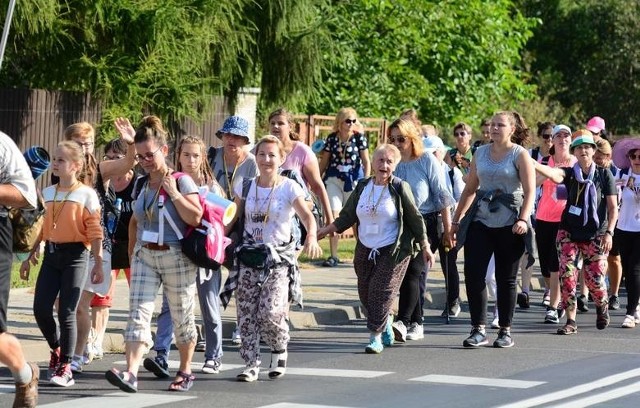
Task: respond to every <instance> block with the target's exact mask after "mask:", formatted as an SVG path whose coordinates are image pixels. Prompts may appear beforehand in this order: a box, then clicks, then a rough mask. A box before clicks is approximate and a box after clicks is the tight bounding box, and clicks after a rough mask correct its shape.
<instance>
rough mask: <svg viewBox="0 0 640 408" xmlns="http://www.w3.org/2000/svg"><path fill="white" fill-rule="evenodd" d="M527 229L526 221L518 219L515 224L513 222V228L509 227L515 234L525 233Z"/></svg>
mask: <svg viewBox="0 0 640 408" xmlns="http://www.w3.org/2000/svg"><path fill="white" fill-rule="evenodd" d="M528 229H529V226H528V225H527V222H526V221H524V220H522V219H519V220H517V221H516V223H515V224H513V228H511V232H513V233H514V234H516V235H524V234H526V233H527V230H528Z"/></svg>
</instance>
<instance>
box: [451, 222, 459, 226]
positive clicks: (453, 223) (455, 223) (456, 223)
mask: <svg viewBox="0 0 640 408" xmlns="http://www.w3.org/2000/svg"><path fill="white" fill-rule="evenodd" d="M451 225H460V221H451Z"/></svg>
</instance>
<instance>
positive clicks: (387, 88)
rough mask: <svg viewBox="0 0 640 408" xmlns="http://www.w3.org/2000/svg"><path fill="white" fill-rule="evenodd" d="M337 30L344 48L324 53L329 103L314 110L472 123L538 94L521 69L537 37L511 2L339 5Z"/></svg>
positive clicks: (377, 0)
mask: <svg viewBox="0 0 640 408" xmlns="http://www.w3.org/2000/svg"><path fill="white" fill-rule="evenodd" d="M335 7H336V9H337V13H336V14H337V15H338V16H341V19H340V20H338V21H337V22H336V24H335V25H333V26H332V31H333V32H334V36H335V38H336V41H337V43H338V45H339V48H340V49H341V50H342V52H341V54H339V55H325V58H327V59H328V60H330V61H332V63H333V69H332V70H331V71H329V72H327V73H326V75H325V81H324V87H323V89H322V100H321V101H320V102H319V103H315V104H311V106H310V108H309V110H310V111H316V112H324V113H329V112H335V111H337V110H338V109H339V108H340V107H342V106H354V107H356V108H357V109H358V112H359V114H360V115H361V116H378V117H379V116H382V117H395V116H397V115H398V114H399V113H400V112H401V111H403V110H404V109H406V108H410V107H414V108H416V109H418V110H419V112H420V114H421V117H422V118H423V120H425V121H428V122H434V123H440V124H449V123H452V122H454V121H457V120H461V119H464V120H466V121H469V122H471V123H476V122H478V121H479V119H480V117H482V116H485V115H487V114H490V113H491V112H493V111H494V110H497V109H503V108H505V107H507V108H508V107H509V106H511V105H512V104H513V103H515V102H517V101H520V100H523V99H526V98H528V97H531V96H532V95H533V92H532V91H533V89H532V87H531V86H529V85H527V84H526V82H525V79H526V77H525V76H524V75H523V73H522V72H521V71H520V70H519V65H520V51H521V49H522V47H523V46H524V44H525V42H526V41H527V39H528V38H529V37H530V35H531V31H530V28H531V27H533V25H534V24H535V20H533V19H525V18H524V17H523V16H522V15H521V14H520V13H519V12H518V11H517V10H516V9H514V8H513V6H512V2H511V1H509V0H499V1H483V0H471V1H469V0H464V1H463V0H449V1H421V2H415V1H409V0H397V1H384V0H353V1H346V2H335Z"/></svg>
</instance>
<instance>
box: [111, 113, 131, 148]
mask: <svg viewBox="0 0 640 408" xmlns="http://www.w3.org/2000/svg"><path fill="white" fill-rule="evenodd" d="M113 124H114V125H115V127H116V130H117V131H118V133H120V139H122V140H123V141H124V142H126V143H127V144H133V142H134V138H135V136H136V130H135V129H134V128H133V126H131V122H129V119H127V118H117V119H116V120H115V121H113Z"/></svg>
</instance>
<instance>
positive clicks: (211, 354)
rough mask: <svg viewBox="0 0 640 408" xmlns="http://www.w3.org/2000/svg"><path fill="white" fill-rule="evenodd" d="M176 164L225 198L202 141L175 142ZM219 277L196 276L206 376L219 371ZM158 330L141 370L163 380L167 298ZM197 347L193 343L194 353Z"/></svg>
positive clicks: (167, 338) (212, 272) (212, 273)
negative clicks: (150, 354) (149, 353)
mask: <svg viewBox="0 0 640 408" xmlns="http://www.w3.org/2000/svg"><path fill="white" fill-rule="evenodd" d="M176 157H177V158H178V163H177V166H176V169H177V170H178V171H180V172H184V173H185V174H188V175H189V176H191V178H192V179H193V180H194V181H195V183H196V185H198V186H199V187H203V186H204V187H207V188H208V189H209V191H211V192H213V193H214V194H217V195H219V196H221V197H225V198H226V194H225V193H224V189H223V188H222V187H221V186H220V184H218V182H217V181H216V180H215V178H214V177H213V173H212V171H211V167H210V166H209V163H208V162H207V160H206V157H207V147H206V146H205V144H204V142H203V141H202V139H200V138H199V137H197V136H184V137H183V138H182V139H180V141H179V142H178V147H177V150H176ZM221 280H222V276H221V272H220V268H218V269H215V270H209V269H204V268H199V270H198V274H197V277H196V288H197V290H198V300H199V302H200V311H201V313H202V322H203V325H204V333H205V336H204V337H205V339H206V342H205V344H204V350H203V351H204V359H205V361H204V365H203V366H202V372H203V373H205V374H217V373H219V372H220V364H221V359H222V354H223V353H222V318H221V316H220V304H219V302H220V300H219V299H218V294H219V293H220V284H221ZM157 324H158V329H157V332H156V339H155V343H154V344H155V345H154V350H155V351H156V353H157V355H156V357H155V358H154V359H151V358H146V359H145V360H144V367H145V368H147V369H148V370H149V371H151V372H153V373H154V374H155V375H157V376H159V377H166V376H168V375H169V373H168V358H169V351H170V349H171V334H172V333H173V323H172V322H171V315H170V314H169V304H168V301H167V298H166V297H163V299H162V309H161V311H160V314H159V315H158V321H157ZM197 348H198V345H197V344H196V351H198V350H197Z"/></svg>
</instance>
